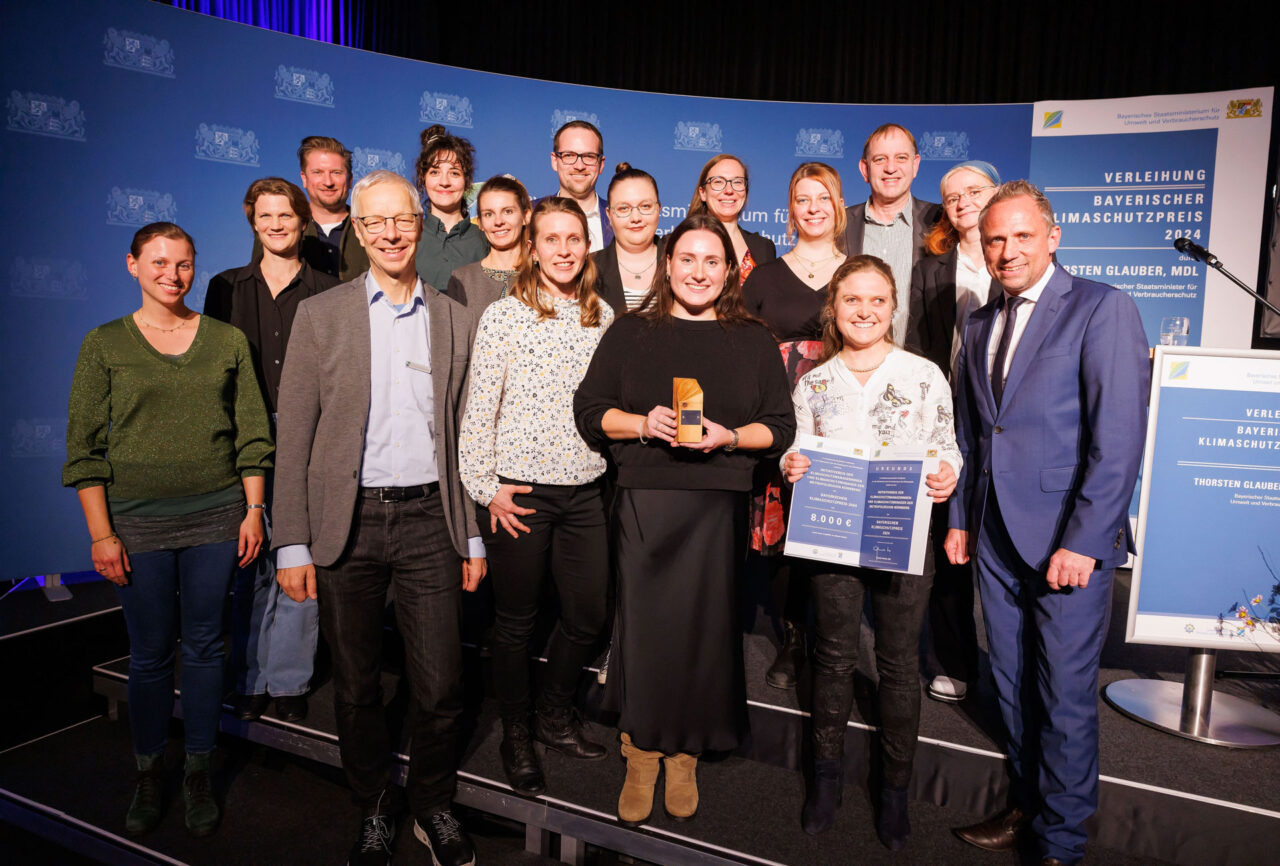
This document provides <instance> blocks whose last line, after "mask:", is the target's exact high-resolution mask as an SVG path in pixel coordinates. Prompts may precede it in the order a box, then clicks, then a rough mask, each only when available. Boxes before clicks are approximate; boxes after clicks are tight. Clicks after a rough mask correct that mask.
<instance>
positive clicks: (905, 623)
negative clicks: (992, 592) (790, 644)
mask: <svg viewBox="0 0 1280 866" xmlns="http://www.w3.org/2000/svg"><path fill="white" fill-rule="evenodd" d="M925 559H926V561H925V569H924V574H923V575H913V574H895V573H891V572H887V571H876V570H874V569H869V568H850V569H844V570H841V571H825V569H826V568H827V566H823V567H822V569H823V571H824V573H819V574H814V575H813V578H812V587H813V604H814V613H815V618H816V620H817V643H816V646H815V648H814V654H813V669H814V678H813V715H812V719H813V737H814V757H816V758H818V759H820V760H824V759H825V760H833V759H837V760H838V759H839V758H840V757H841V756H842V755H843V747H844V735H845V728H846V726H847V725H848V722H849V714H850V713H851V712H852V710H853V673H854V669H855V668H856V667H857V665H858V633H859V631H860V629H861V626H862V608H863V602H864V599H865V596H866V594H867V593H870V595H871V611H872V615H873V616H874V618H875V651H876V671H877V673H878V674H879V684H878V688H877V700H878V703H879V709H880V747H881V755H882V757H883V766H884V784H885V785H886V786H888V787H891V788H906V787H907V786H908V784H909V783H910V782H911V765H912V761H913V760H914V759H915V753H916V734H917V732H918V731H919V728H920V663H919V646H920V630H921V628H922V626H923V623H924V610H925V606H926V604H927V603H928V600H929V587H930V585H931V584H932V583H933V567H932V566H933V563H932V561H931V560H932V556H929V555H926V558H925Z"/></svg>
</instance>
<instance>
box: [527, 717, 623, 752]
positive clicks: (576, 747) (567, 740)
mask: <svg viewBox="0 0 1280 866" xmlns="http://www.w3.org/2000/svg"><path fill="white" fill-rule="evenodd" d="M533 735H534V737H535V738H536V739H537V740H538V742H539V743H542V745H544V746H546V747H547V748H548V749H555V750H556V751H557V752H559V753H561V754H562V755H568V756H569V757H570V758H579V759H582V760H586V761H599V760H600V759H601V758H603V757H604V756H605V755H606V754H608V750H606V749H605V747H604V746H602V745H600V744H599V743H593V742H592V741H591V740H588V739H587V737H586V734H585V732H584V731H583V730H582V719H580V718H578V712H577V710H575V709H574V708H573V707H572V706H569V707H550V708H549V707H544V706H539V707H538V716H537V720H536V721H535V722H534V725H533Z"/></svg>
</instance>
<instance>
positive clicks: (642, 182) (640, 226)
mask: <svg viewBox="0 0 1280 866" xmlns="http://www.w3.org/2000/svg"><path fill="white" fill-rule="evenodd" d="M608 201H609V223H610V224H611V225H612V226H613V242H612V243H610V244H609V245H608V246H607V247H605V248H604V249H602V250H601V251H600V252H598V253H592V254H591V258H592V259H593V260H594V261H595V264H596V294H598V295H599V296H600V297H601V298H603V299H604V300H605V301H606V302H607V303H608V304H609V306H611V307H613V311H614V312H615V313H617V314H618V315H622V314H623V313H626V312H629V311H631V310H634V309H636V308H637V307H639V306H640V302H641V301H643V300H644V296H645V294H646V293H648V291H649V285H650V284H651V283H652V282H653V274H654V271H655V270H656V269H657V267H658V257H659V256H661V255H662V239H661V238H659V237H658V236H657V229H658V217H659V215H660V214H661V212H662V203H661V202H660V201H659V200H658V182H657V181H656V180H654V179H653V176H652V175H650V174H649V173H648V172H647V171H641V170H640V169H638V168H632V167H631V165H630V164H629V163H625V162H620V163H618V166H617V168H615V169H614V172H613V179H612V180H610V181H609V197H608Z"/></svg>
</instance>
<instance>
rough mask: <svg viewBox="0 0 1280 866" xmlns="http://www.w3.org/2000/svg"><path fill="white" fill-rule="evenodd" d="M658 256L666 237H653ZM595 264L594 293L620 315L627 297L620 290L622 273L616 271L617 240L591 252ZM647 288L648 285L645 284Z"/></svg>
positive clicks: (623, 310) (624, 307)
mask: <svg viewBox="0 0 1280 866" xmlns="http://www.w3.org/2000/svg"><path fill="white" fill-rule="evenodd" d="M653 242H654V243H655V244H657V247H658V256H659V257H661V256H662V249H663V247H664V246H665V245H666V242H667V241H666V238H660V237H654V239H653ZM591 260H592V261H593V262H595V265H596V294H597V295H599V296H600V299H601V300H603V301H604V302H605V303H606V304H608V305H609V306H611V307H613V311H614V313H616V314H617V315H619V316H621V315H622V314H623V313H625V312H626V311H627V297H626V295H625V294H624V293H623V291H622V275H621V274H620V273H618V241H617V239H614V240H612V241H610V242H609V245H608V246H606V247H605V248H604V249H602V250H597V251H596V252H594V253H592V254H591ZM645 288H646V289H647V288H648V286H645Z"/></svg>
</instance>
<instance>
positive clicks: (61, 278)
mask: <svg viewBox="0 0 1280 866" xmlns="http://www.w3.org/2000/svg"><path fill="white" fill-rule="evenodd" d="M9 294H11V295H14V296H16V297H19V298H54V299H60V298H66V299H71V300H76V299H83V298H87V297H88V296H89V274H88V272H87V271H85V268H84V265H83V264H81V263H80V262H78V261H76V260H75V259H47V258H39V257H36V258H27V257H25V256H18V257H17V258H15V259H14V260H13V265H12V266H11V267H10V268H9Z"/></svg>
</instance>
